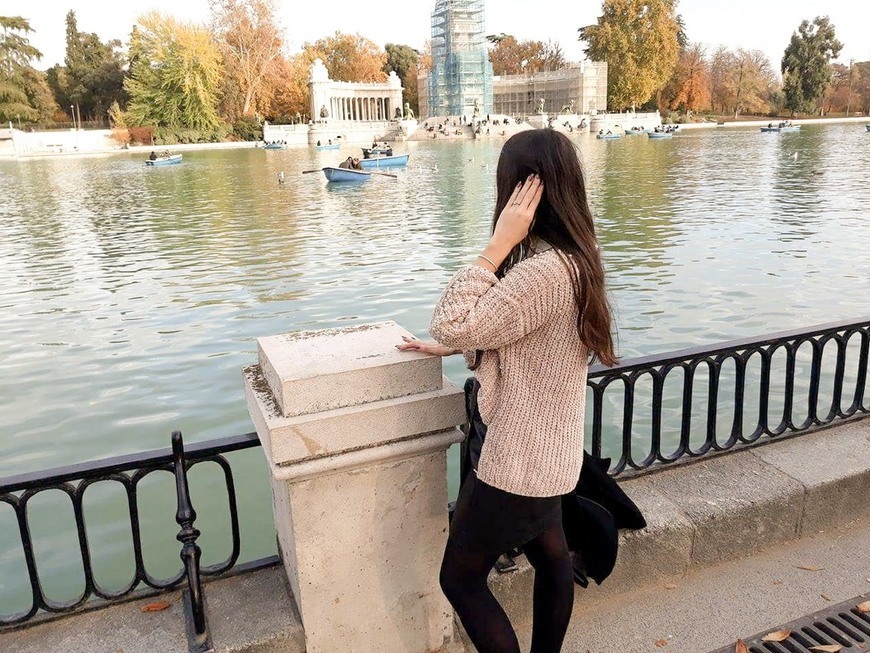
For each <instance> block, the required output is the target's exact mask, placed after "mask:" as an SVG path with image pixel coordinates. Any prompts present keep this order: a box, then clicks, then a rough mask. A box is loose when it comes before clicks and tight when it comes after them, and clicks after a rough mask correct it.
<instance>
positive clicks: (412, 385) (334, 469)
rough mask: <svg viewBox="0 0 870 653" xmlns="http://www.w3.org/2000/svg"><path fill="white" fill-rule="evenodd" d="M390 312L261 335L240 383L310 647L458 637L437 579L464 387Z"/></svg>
mask: <svg viewBox="0 0 870 653" xmlns="http://www.w3.org/2000/svg"><path fill="white" fill-rule="evenodd" d="M403 335H409V333H408V332H407V331H405V330H404V329H402V328H401V327H399V326H398V325H397V324H395V323H394V322H383V323H378V324H366V325H361V326H354V327H350V328H344V329H327V330H324V331H312V332H297V333H289V334H284V335H279V336H271V337H266V338H260V339H259V340H258V341H257V345H258V358H259V364H258V365H252V366H249V367H247V368H245V370H244V378H245V395H246V399H247V402H248V408H249V410H250V413H251V417H252V419H253V422H254V424H255V426H256V429H257V433H258V435H259V437H260V441H261V442H262V443H263V451H264V453H265V455H266V458H267V461H268V464H269V472H270V481H271V486H272V498H273V510H274V516H275V527H276V530H277V531H278V540H279V543H280V548H281V556H282V560H283V562H284V568H285V570H286V572H287V577H288V579H289V581H290V587H291V588H292V591H293V596H294V599H295V601H296V605H297V607H298V610H299V614H300V615H301V617H302V624H303V627H304V630H305V639H306V651H307V653H359V652H360V651H384V652H387V651H389V653H434V652H436V651H445V652H446V651H448V650H450V651H456V650H462V649H461V648H457V647H459V646H460V645H459V644H458V641H459V640H458V637H456V635H455V632H454V622H453V611H452V609H451V608H450V605H449V603H447V601H446V599H445V598H444V596H443V595H442V593H441V591H440V588H439V586H438V570H439V565H440V561H441V556H442V554H443V550H444V545H445V542H446V538H447V469H446V460H447V457H446V451H447V448H448V447H449V446H450V445H452V444H454V443H456V442H458V441H460V440H461V439H462V434H461V432H460V431H459V430H458V429H457V428H456V425H457V424H460V423H461V422H462V421H463V420H464V402H463V397H462V389H461V388H459V387H457V386H455V385H454V384H452V383H450V382H449V381H448V380H447V379H446V378H445V377H443V376H442V371H441V359H440V358H438V357H433V356H427V355H424V354H419V353H411V352H399V351H398V350H397V349H396V348H395V345H396V344H397V343H399V342H401V338H402V336H403Z"/></svg>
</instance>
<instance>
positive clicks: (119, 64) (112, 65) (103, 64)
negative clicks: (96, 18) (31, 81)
mask: <svg viewBox="0 0 870 653" xmlns="http://www.w3.org/2000/svg"><path fill="white" fill-rule="evenodd" d="M124 64H125V61H124V58H123V56H122V54H121V41H119V40H117V39H113V40H110V41H107V42H106V43H103V42H102V41H101V40H100V37H99V36H97V35H96V34H93V33H87V32H81V31H79V29H78V23H77V21H76V15H75V12H74V11H70V12H68V13H67V15H66V56H65V57H64V65H63V66H52V67H51V68H50V69H49V70H48V73H47V75H48V77H47V79H48V84H49V86H50V87H51V90H52V93H54V97H55V99H56V100H57V102H58V104H60V105H61V106H62V107H63V108H64V110H66V109H68V108H69V106H70V105H71V104H75V105H77V109H78V111H79V113H81V114H82V117H83V118H84V119H85V120H105V118H106V116H107V112H108V110H109V107H111V106H112V104H113V103H114V102H118V103H119V104H121V105H124V104H126V101H127V96H126V93H125V92H124V75H125V71H124Z"/></svg>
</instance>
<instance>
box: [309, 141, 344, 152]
mask: <svg viewBox="0 0 870 653" xmlns="http://www.w3.org/2000/svg"><path fill="white" fill-rule="evenodd" d="M315 147H316V148H317V151H318V152H322V151H323V150H337V149H338V148H339V147H341V143H330V144H329V145H317V146H315Z"/></svg>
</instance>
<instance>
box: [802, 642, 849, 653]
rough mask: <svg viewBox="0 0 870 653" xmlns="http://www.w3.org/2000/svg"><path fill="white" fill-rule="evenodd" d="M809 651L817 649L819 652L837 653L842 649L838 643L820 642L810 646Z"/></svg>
mask: <svg viewBox="0 0 870 653" xmlns="http://www.w3.org/2000/svg"><path fill="white" fill-rule="evenodd" d="M810 650H811V651H819V653H837V651H842V650H843V647H842V646H840V645H839V644H820V645H819V646H810Z"/></svg>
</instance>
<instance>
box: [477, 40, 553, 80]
mask: <svg viewBox="0 0 870 653" xmlns="http://www.w3.org/2000/svg"><path fill="white" fill-rule="evenodd" d="M486 38H487V40H488V41H489V42H490V43H491V44H492V45H491V47H490V49H489V60H490V61H491V62H492V72H493V74H494V75H519V74H521V73H523V72H530V73H533V72H535V73H536V72H543V71H549V70H559V68H564V67H565V66H566V65H567V61H566V60H565V55H564V53H563V52H562V47H561V46H560V45H559V44H558V43H554V42H552V41H547V42H546V43H545V42H543V41H531V40H525V41H518V40H517V39H516V37H514V36H510V35H509V34H498V35H496V34H493V35H490V36H487V37H486Z"/></svg>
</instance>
